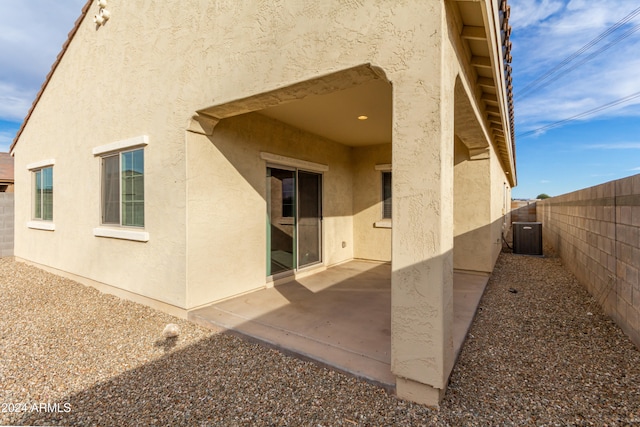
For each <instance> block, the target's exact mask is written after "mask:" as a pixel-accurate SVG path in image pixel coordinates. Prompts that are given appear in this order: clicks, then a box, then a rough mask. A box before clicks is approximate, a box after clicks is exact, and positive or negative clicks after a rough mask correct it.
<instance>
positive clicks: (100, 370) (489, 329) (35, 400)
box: [0, 253, 640, 426]
mask: <svg viewBox="0 0 640 427" xmlns="http://www.w3.org/2000/svg"><path fill="white" fill-rule="evenodd" d="M514 291H515V292H514ZM0 304H1V307H2V316H1V319H0V404H1V405H2V408H0V409H2V411H8V410H17V409H18V410H19V412H12V413H8V412H0V423H2V424H17V425H25V424H31V425H36V424H37V425H42V424H48V425H52V424H53V425H57V424H63V425H101V426H111V425H225V426H227V425H310V426H334V425H342V426H352V425H371V426H382V425H394V426H395V425H451V426H463V425H482V426H485V425H505V426H509V425H518V426H519V425H547V426H548V425H560V426H563V425H596V426H603V425H609V426H622V425H630V424H634V423H635V424H638V425H640V351H638V349H637V348H636V347H634V346H633V344H632V343H631V342H630V341H629V340H628V339H627V338H626V336H625V335H624V334H623V333H622V332H621V330H620V329H619V328H618V327H617V326H616V325H615V324H614V323H612V322H611V321H610V320H609V318H608V317H606V316H605V315H604V314H603V313H602V311H601V310H600V308H599V307H598V306H597V304H596V303H595V302H594V300H593V299H592V298H591V297H589V295H588V294H587V293H586V291H584V290H583V288H582V287H581V286H580V285H579V284H578V283H577V282H576V280H575V279H574V278H573V277H572V276H571V275H570V274H569V273H568V272H567V271H566V270H565V269H564V268H563V267H562V265H561V263H560V260H559V259H558V258H554V257H553V256H549V257H546V258H533V257H523V256H516V255H513V254H509V253H503V254H502V255H501V256H500V259H499V260H498V264H497V265H496V268H495V271H494V274H493V276H492V278H491V280H490V281H489V284H488V286H487V290H486V292H485V295H484V297H483V299H482V301H481V303H480V308H479V312H478V315H477V316H476V320H475V322H474V324H473V326H472V329H471V331H470V333H469V336H468V338H467V341H466V343H465V345H464V348H463V350H462V353H461V355H460V359H459V360H458V363H457V365H456V367H455V369H454V371H453V373H452V376H451V381H450V385H449V389H448V391H447V394H446V396H445V399H444V401H443V403H442V405H441V408H440V409H439V410H431V409H428V408H425V407H422V406H420V405H416V404H412V403H409V402H405V401H401V400H399V399H397V398H395V397H394V396H391V395H388V394H387V393H386V392H385V391H384V390H382V389H380V388H378V387H376V386H374V385H371V384H368V383H365V382H363V381H359V380H357V379H354V378H351V377H349V376H346V375H343V374H341V373H338V372H334V371H331V370H329V369H326V368H322V367H318V366H316V365H314V364H312V363H309V362H305V361H301V360H297V359H295V358H292V357H289V356H286V355H283V354H281V353H279V352H278V351H276V350H273V349H269V348H265V347H262V346H260V345H258V344H253V343H248V342H245V341H243V340H241V339H239V338H237V337H234V336H231V335H225V334H213V333H212V332H211V331H209V330H207V329H204V328H201V327H199V326H196V325H193V324H190V323H188V322H186V321H182V320H178V319H176V318H174V317H171V316H169V315H167V314H164V313H161V312H158V311H155V310H152V309H150V308H147V307H144V306H141V305H137V304H134V303H131V302H128V301H123V300H120V299H118V298H116V297H113V296H110V295H105V294H100V293H99V292H98V291H96V290H94V289H92V288H87V287H84V286H82V285H79V284H76V283H74V282H72V281H70V280H67V279H63V278H60V277H57V276H53V275H51V274H48V273H46V272H43V271H41V270H38V269H36V268H33V267H30V266H27V265H24V264H21V263H16V262H13V261H12V260H10V259H0ZM171 322H173V323H178V324H179V325H180V326H181V329H182V332H181V335H180V336H179V338H178V339H177V340H171V339H169V340H167V339H164V338H162V336H161V332H162V330H163V328H164V326H165V325H166V324H167V323H171ZM43 403H44V404H46V403H50V404H51V405H52V406H50V407H49V409H55V408H56V407H55V406H54V405H56V404H57V405H58V407H57V409H58V411H59V412H47V411H45V409H44V407H42V406H40V404H43ZM15 404H22V405H20V406H19V407H18V408H16V407H15V406H14V405H15ZM38 410H39V411H38Z"/></svg>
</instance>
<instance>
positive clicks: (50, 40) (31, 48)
mask: <svg viewBox="0 0 640 427" xmlns="http://www.w3.org/2000/svg"><path fill="white" fill-rule="evenodd" d="M85 3H86V1H85V0H65V1H62V2H55V3H52V2H50V1H47V0H29V1H18V2H8V1H0V28H1V29H2V31H0V58H2V67H0V120H6V121H16V120H18V121H19V120H22V119H23V118H24V116H25V115H26V113H27V111H28V109H29V107H30V106H31V103H32V101H33V98H34V97H35V94H36V93H37V92H38V90H39V89H40V86H41V85H42V83H43V82H44V79H45V76H46V75H47V73H48V72H49V70H50V69H51V65H52V64H53V62H54V61H55V58H56V56H57V55H58V53H59V52H60V50H61V49H62V45H63V43H64V41H65V40H66V38H67V34H68V33H69V31H70V30H71V29H72V28H73V24H74V22H75V20H76V19H77V18H78V17H79V16H80V13H81V10H82V7H83V5H84V4H85Z"/></svg>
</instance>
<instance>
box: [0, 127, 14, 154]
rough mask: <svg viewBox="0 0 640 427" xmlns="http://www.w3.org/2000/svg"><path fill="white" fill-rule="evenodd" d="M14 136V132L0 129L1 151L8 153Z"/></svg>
mask: <svg viewBox="0 0 640 427" xmlns="http://www.w3.org/2000/svg"><path fill="white" fill-rule="evenodd" d="M14 136H15V134H14V133H13V132H7V131H0V152H3V153H6V152H8V151H9V147H10V146H11V144H12V143H13V138H14Z"/></svg>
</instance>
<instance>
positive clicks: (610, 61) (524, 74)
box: [511, 0, 640, 132]
mask: <svg viewBox="0 0 640 427" xmlns="http://www.w3.org/2000/svg"><path fill="white" fill-rule="evenodd" d="M558 3H559V2H558V1H553V2H552V1H542V2H541V1H536V2H528V1H524V0H518V1H511V7H512V14H511V25H512V26H513V32H512V40H513V57H514V62H513V69H514V85H515V88H514V95H515V98H516V99H515V102H516V122H517V127H518V129H519V131H520V132H526V131H528V130H532V129H537V128H539V127H541V126H544V125H545V124H549V123H554V122H557V121H560V120H563V119H566V118H569V117H572V116H574V115H577V114H580V113H583V112H586V111H588V110H590V109H593V108H596V107H599V106H602V105H604V104H607V103H609V102H612V101H615V100H617V99H620V98H622V97H625V96H628V95H631V94H633V93H637V92H640V79H638V78H637V73H635V72H632V71H631V70H637V69H640V57H638V55H637V52H638V51H640V31H638V32H636V33H634V34H633V35H631V36H630V37H628V38H626V39H624V40H622V41H620V42H619V43H618V44H616V45H614V46H612V47H611V48H609V49H608V50H606V51H604V52H603V53H601V54H600V55H598V56H596V57H594V58H593V59H591V60H590V61H588V62H585V63H584V64H581V65H579V66H578V67H576V68H575V69H574V70H572V71H570V72H568V73H567V72H566V71H567V69H569V68H571V66H572V65H569V66H568V67H567V68H563V70H564V71H563V72H559V73H557V74H554V75H553V76H552V78H550V79H548V80H547V81H545V83H548V84H547V85H546V86H544V87H539V88H536V89H533V90H531V91H530V92H529V93H528V94H527V93H524V92H523V89H524V88H525V87H526V86H527V85H528V84H529V83H531V82H533V81H535V80H536V79H538V78H540V77H542V76H544V75H545V73H547V72H548V71H550V70H553V69H554V67H556V66H558V64H560V63H561V62H562V61H563V60H564V59H565V58H567V57H569V56H570V55H572V54H573V53H575V52H576V51H577V50H578V49H580V48H581V47H583V46H584V45H586V44H587V43H588V42H590V41H591V40H593V39H594V38H595V37H596V36H597V35H599V34H600V33H602V32H603V31H604V30H606V29H607V28H609V27H611V26H612V25H613V24H615V23H616V22H618V21H619V20H620V19H622V18H623V17H625V16H626V15H627V14H629V13H630V12H631V11H632V10H634V9H635V8H636V7H637V4H635V5H634V4H631V3H630V2H626V1H623V0H617V1H613V0H612V1H608V2H593V1H587V0H572V1H570V2H566V1H565V2H563V3H564V4H562V5H558ZM560 3H562V2H560ZM536 8H541V10H540V11H536V10H535V9H536ZM518 9H521V10H519V11H518V12H516V10H518ZM550 12H551V13H550ZM637 24H640V15H639V16H636V17H635V18H634V19H633V20H632V22H629V23H627V24H626V25H625V26H624V27H623V28H621V29H619V30H618V31H616V32H614V33H612V34H611V35H610V36H608V37H606V38H605V39H603V40H602V41H601V42H600V43H598V44H597V45H595V46H594V47H593V48H592V49H590V50H588V51H587V52H586V53H585V54H583V55H581V56H579V57H578V58H577V59H576V60H575V61H572V62H571V64H574V65H575V64H577V63H578V62H580V61H581V60H583V59H584V58H585V57H586V56H587V55H589V54H590V53H592V52H594V51H595V50H597V49H599V48H601V47H603V46H605V45H606V44H608V43H610V42H611V41H613V40H614V39H615V37H616V36H620V35H621V34H623V33H624V32H625V31H627V30H628V29H629V28H633V27H634V25H637ZM523 93H524V95H525V96H522V94H523ZM602 116H609V117H612V116H638V117H640V98H636V99H634V100H632V101H630V102H628V103H625V104H621V105H618V106H615V107H613V108H610V109H606V110H603V111H601V112H598V113H595V114H593V115H591V116H587V117H585V118H584V120H589V119H593V118H594V117H602Z"/></svg>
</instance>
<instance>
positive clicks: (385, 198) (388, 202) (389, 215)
mask: <svg viewBox="0 0 640 427" xmlns="http://www.w3.org/2000/svg"><path fill="white" fill-rule="evenodd" d="M385 176H388V177H389V185H388V187H387V185H386V184H387V183H386V181H385ZM380 179H381V181H382V190H381V191H382V219H386V220H391V219H393V205H392V200H393V199H392V190H391V188H392V175H391V171H382V172H381V174H380ZM387 189H388V191H389V194H388V195H387V194H386V192H387ZM387 211H388V212H387Z"/></svg>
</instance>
